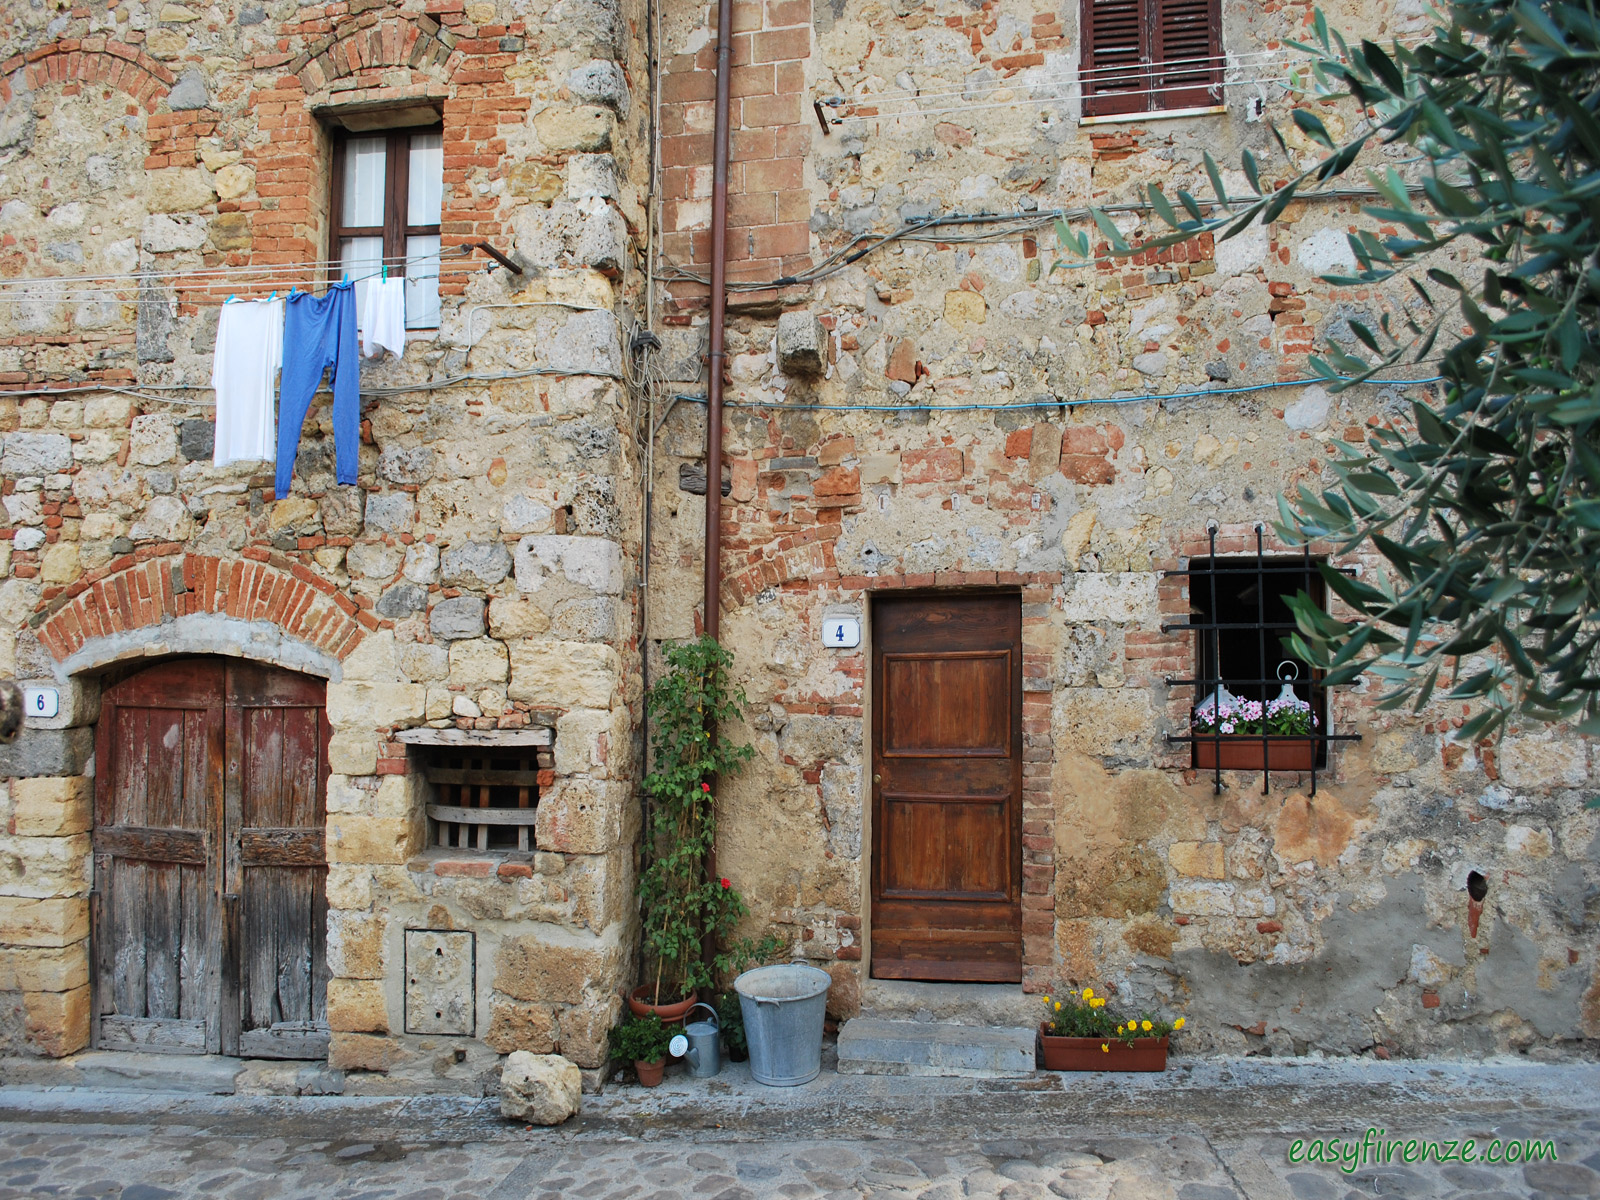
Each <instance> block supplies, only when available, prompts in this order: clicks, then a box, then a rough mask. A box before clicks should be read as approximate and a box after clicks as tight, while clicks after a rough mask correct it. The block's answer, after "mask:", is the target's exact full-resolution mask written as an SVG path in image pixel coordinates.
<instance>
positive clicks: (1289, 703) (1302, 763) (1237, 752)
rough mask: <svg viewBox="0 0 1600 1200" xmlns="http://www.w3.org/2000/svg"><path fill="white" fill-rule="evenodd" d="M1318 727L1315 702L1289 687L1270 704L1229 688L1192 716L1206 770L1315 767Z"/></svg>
mask: <svg viewBox="0 0 1600 1200" xmlns="http://www.w3.org/2000/svg"><path fill="white" fill-rule="evenodd" d="M1316 726H1317V717H1316V714H1315V713H1313V712H1312V711H1311V705H1310V704H1308V703H1307V702H1306V701H1304V700H1302V699H1300V698H1299V697H1298V696H1296V695H1295V694H1294V693H1293V692H1291V691H1289V690H1288V689H1287V688H1286V689H1285V690H1284V692H1283V694H1281V695H1279V696H1278V697H1277V698H1275V699H1273V700H1269V701H1268V702H1267V703H1266V704H1262V703H1261V701H1259V700H1242V699H1240V698H1239V697H1237V696H1232V695H1228V694H1227V693H1226V691H1223V694H1222V695H1220V696H1213V697H1212V698H1210V699H1208V700H1206V701H1205V702H1204V703H1202V704H1201V705H1200V706H1199V707H1198V708H1196V709H1195V710H1194V711H1193V713H1191V714H1190V717H1189V728H1190V732H1191V733H1192V734H1193V735H1194V742H1193V745H1194V765H1195V766H1196V767H1198V768H1200V769H1201V770H1212V769H1215V768H1216V767H1217V766H1218V765H1220V766H1221V767H1222V769H1223V770H1225V771H1259V770H1262V769H1263V768H1265V769H1268V770H1272V771H1309V770H1311V766H1312V763H1313V762H1314V761H1315V759H1316V753H1317V743H1316V739H1315V738H1313V737H1312V736H1311V731H1312V730H1313V729H1315V728H1316ZM1263 734H1265V735H1267V736H1266V737H1263V736H1262V735H1263Z"/></svg>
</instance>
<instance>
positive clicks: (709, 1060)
mask: <svg viewBox="0 0 1600 1200" xmlns="http://www.w3.org/2000/svg"><path fill="white" fill-rule="evenodd" d="M695 1008H703V1009H705V1010H706V1011H707V1012H708V1013H710V1014H711V1020H709V1021H695V1022H693V1023H691V1022H690V1020H689V1015H690V1013H693V1012H694V1009H695ZM721 1037H722V1026H721V1024H720V1023H719V1022H718V1021H717V1010H716V1009H714V1008H712V1007H711V1005H709V1004H696V1005H695V1006H694V1008H691V1009H690V1010H689V1012H687V1013H684V1015H683V1032H682V1033H680V1034H678V1035H677V1036H675V1037H674V1038H673V1039H672V1041H671V1043H670V1044H669V1045H668V1046H667V1050H668V1052H669V1053H670V1054H671V1055H672V1057H674V1058H682V1059H686V1060H687V1061H688V1063H689V1074H691V1075H693V1076H695V1077H696V1078H697V1079H708V1078H710V1077H711V1076H712V1075H715V1074H716V1073H717V1072H718V1071H720V1070H722V1051H721V1048H720V1046H719V1045H718V1042H719V1041H720V1039H721Z"/></svg>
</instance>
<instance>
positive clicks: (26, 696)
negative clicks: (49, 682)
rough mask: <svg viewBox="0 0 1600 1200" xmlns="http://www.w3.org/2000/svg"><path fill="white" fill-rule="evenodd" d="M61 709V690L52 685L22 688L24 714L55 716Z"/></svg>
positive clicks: (27, 715)
mask: <svg viewBox="0 0 1600 1200" xmlns="http://www.w3.org/2000/svg"><path fill="white" fill-rule="evenodd" d="M60 711H61V690H60V689H59V688H52V687H31V688H23V689H22V715H23V716H25V717H53V716H55V715H56V714H57V713H59V712H60Z"/></svg>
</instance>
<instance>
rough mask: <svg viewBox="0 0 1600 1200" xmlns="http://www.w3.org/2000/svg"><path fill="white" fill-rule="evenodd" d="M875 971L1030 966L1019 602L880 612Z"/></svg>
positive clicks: (991, 597)
mask: <svg viewBox="0 0 1600 1200" xmlns="http://www.w3.org/2000/svg"><path fill="white" fill-rule="evenodd" d="M872 638H873V643H872V665H873V685H872V701H873V705H872V735H873V736H872V828H873V859H872V974H873V975H874V976H876V977H878V978H880V979H936V980H937V979H945V980H972V981H988V982H1014V981H1017V980H1020V979H1021V978H1022V602H1021V597H1020V596H1017V595H1015V594H1003V595H995V594H986V595H963V594H952V595H941V596H906V597H891V598H885V599H882V600H878V601H876V602H875V603H874V605H873V613H872Z"/></svg>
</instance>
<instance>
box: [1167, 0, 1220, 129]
mask: <svg viewBox="0 0 1600 1200" xmlns="http://www.w3.org/2000/svg"><path fill="white" fill-rule="evenodd" d="M1151 2H1152V3H1153V4H1154V6H1155V8H1156V14H1155V20H1154V22H1153V27H1152V33H1153V34H1154V38H1153V42H1154V44H1153V46H1152V47H1151V55H1150V57H1151V60H1152V61H1153V63H1154V64H1155V71H1154V79H1155V85H1154V89H1155V90H1154V93H1153V94H1152V96H1151V100H1152V101H1153V103H1152V104H1151V107H1152V108H1203V107H1205V106H1206V105H1210V104H1221V103H1222V87H1221V83H1222V29H1221V25H1222V21H1221V16H1222V14H1221V12H1220V6H1219V4H1218V0H1151Z"/></svg>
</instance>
